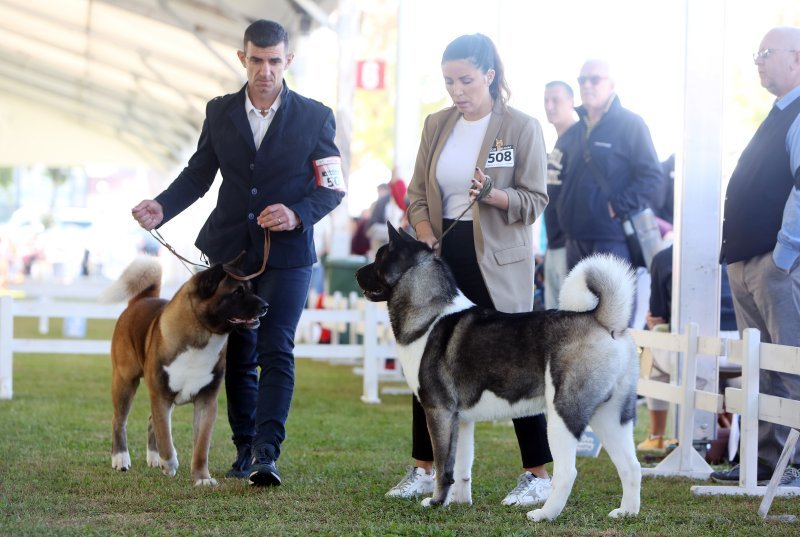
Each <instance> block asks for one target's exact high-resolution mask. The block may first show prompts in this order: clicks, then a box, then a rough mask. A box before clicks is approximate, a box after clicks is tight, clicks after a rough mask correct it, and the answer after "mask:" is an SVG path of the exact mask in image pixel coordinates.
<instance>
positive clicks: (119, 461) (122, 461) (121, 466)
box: [111, 451, 131, 472]
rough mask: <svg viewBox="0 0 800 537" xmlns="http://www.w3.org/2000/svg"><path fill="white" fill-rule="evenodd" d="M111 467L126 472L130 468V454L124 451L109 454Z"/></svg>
mask: <svg viewBox="0 0 800 537" xmlns="http://www.w3.org/2000/svg"><path fill="white" fill-rule="evenodd" d="M111 468H113V469H114V470H119V471H120V472H127V471H128V470H130V468H131V456H130V454H129V453H128V452H127V451H125V452H123V453H115V454H114V455H111Z"/></svg>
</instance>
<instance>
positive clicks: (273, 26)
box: [244, 19, 289, 51]
mask: <svg viewBox="0 0 800 537" xmlns="http://www.w3.org/2000/svg"><path fill="white" fill-rule="evenodd" d="M248 41H249V42H250V43H252V44H253V45H255V46H256V47H258V48H267V47H274V46H275V45H277V44H278V43H283V44H284V45H285V48H286V50H287V51H288V50H289V34H288V33H287V32H286V29H285V28H284V27H283V26H281V25H280V24H278V23H277V22H275V21H268V20H264V19H259V20H257V21H255V22H253V23H252V24H251V25H250V26H248V27H247V29H246V30H245V31H244V48H245V50H247V42H248Z"/></svg>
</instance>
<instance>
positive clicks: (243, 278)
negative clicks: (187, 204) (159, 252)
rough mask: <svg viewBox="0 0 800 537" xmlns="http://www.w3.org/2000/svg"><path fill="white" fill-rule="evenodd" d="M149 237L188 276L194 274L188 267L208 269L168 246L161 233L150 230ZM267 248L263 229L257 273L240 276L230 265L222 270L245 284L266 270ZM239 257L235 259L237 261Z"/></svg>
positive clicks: (267, 242)
mask: <svg viewBox="0 0 800 537" xmlns="http://www.w3.org/2000/svg"><path fill="white" fill-rule="evenodd" d="M150 235H152V236H153V238H154V239H155V240H157V241H158V242H159V244H161V246H163V247H164V248H166V249H167V250H169V251H170V252H171V253H172V255H174V256H175V257H177V258H178V260H179V261H180V262H181V264H183V266H184V267H186V270H188V271H189V273H190V274H194V272H193V271H192V269H191V268H189V265H192V266H195V267H200V268H203V269H207V268H208V263H206V264H205V265H201V264H200V263H195V262H194V261H189V260H188V259H186V258H185V257H183V256H182V255H181V254H179V253H178V252H177V250H175V248H174V247H173V246H172V245H171V244H169V243H168V242H167V241H166V240H164V237H162V236H161V233H159V232H158V230H156V229H151V230H150ZM269 246H270V238H269V230H267V229H266V228H264V255H263V258H262V260H261V268H259V269H258V272H254V273H253V274H248V275H247V276H240V275H239V274H237V272H238V271H236V270H235V269H233V266H232V264H231V263H223V265H222V268H223V270H224V271H225V272H226V273H227V274H228V276H230V277H231V278H233V279H234V280H239V281H240V282H246V281H248V280H252V279H253V278H255V277H257V276H260V275H261V274H263V273H264V271H265V270H266V269H267V259H269ZM242 254H244V252H242ZM239 257H241V254H240V255H239ZM239 257H237V258H236V259H237V260H238V259H239Z"/></svg>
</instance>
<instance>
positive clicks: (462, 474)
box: [450, 421, 475, 505]
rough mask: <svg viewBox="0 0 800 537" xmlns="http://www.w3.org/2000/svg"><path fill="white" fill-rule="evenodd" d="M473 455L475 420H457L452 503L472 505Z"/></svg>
mask: <svg viewBox="0 0 800 537" xmlns="http://www.w3.org/2000/svg"><path fill="white" fill-rule="evenodd" d="M474 455H475V422H474V421H459V422H458V440H457V441H456V462H455V467H454V468H453V477H454V478H455V483H454V484H453V491H452V493H451V494H450V501H451V502H452V503H465V504H467V505H472V460H473V458H474Z"/></svg>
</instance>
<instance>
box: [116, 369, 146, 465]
mask: <svg viewBox="0 0 800 537" xmlns="http://www.w3.org/2000/svg"><path fill="white" fill-rule="evenodd" d="M138 387H139V379H138V378H134V379H126V378H123V376H122V374H121V373H120V372H119V371H116V370H115V371H114V372H113V374H112V379H111V399H112V403H113V405H114V418H113V420H112V423H111V468H113V469H114V470H120V471H122V472H125V471H127V470H129V469H130V467H131V456H130V453H129V452H128V430H127V427H128V415H129V414H130V411H131V405H132V404H133V396H134V395H136V388H138Z"/></svg>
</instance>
